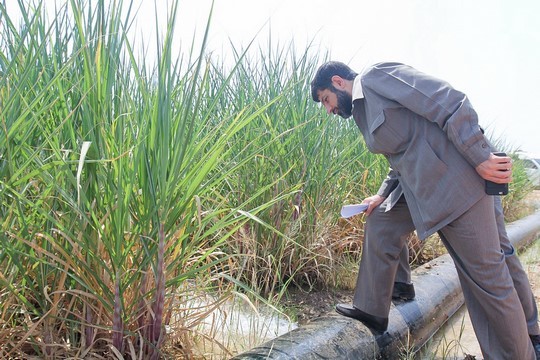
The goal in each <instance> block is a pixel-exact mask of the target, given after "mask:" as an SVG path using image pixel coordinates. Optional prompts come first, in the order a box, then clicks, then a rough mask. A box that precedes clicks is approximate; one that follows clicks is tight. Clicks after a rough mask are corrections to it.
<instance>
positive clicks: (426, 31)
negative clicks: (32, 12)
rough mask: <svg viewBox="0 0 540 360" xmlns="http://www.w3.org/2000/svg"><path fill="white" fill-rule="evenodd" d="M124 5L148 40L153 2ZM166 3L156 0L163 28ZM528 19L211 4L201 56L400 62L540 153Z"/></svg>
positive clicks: (304, 1) (314, 4) (534, 9)
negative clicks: (310, 49)
mask: <svg viewBox="0 0 540 360" xmlns="http://www.w3.org/2000/svg"><path fill="white" fill-rule="evenodd" d="M16 1H17V0H7V3H8V11H9V6H10V3H11V5H12V6H13V5H16ZM127 1H129V0H125V2H127ZM134 1H135V3H136V4H138V3H141V9H140V13H139V17H138V23H137V28H138V29H140V30H139V32H138V33H139V34H144V35H145V36H152V33H153V29H154V19H155V16H154V14H155V13H154V0H134ZM49 2H50V3H53V1H50V0H47V3H49ZM60 2H62V1H60ZM64 2H65V0H64ZM168 2H169V1H167V0H156V3H157V4H158V13H159V18H160V21H159V25H160V26H161V27H163V28H164V26H165V15H166V9H167V3H168ZM211 3H212V2H211V0H180V8H179V14H178V18H177V31H176V39H178V41H177V44H178V48H179V49H180V50H178V51H185V52H187V51H188V48H189V45H190V44H191V41H192V40H193V37H194V34H197V35H196V36H198V37H199V38H200V37H201V36H202V33H203V31H204V28H205V26H206V21H207V18H208V13H209V10H210V6H211ZM13 7H14V8H15V7H16V6H13ZM538 14H540V1H539V0H520V1H515V2H513V1H508V0H370V1H366V0H215V5H214V14H213V19H212V22H211V31H210V38H209V43H208V50H209V51H212V52H213V53H215V54H219V55H221V54H224V53H226V52H227V51H229V50H230V45H229V40H231V41H232V42H233V43H234V44H235V46H237V47H242V45H244V46H246V45H247V44H248V43H249V42H250V41H251V40H252V39H253V38H256V41H259V40H260V41H265V40H266V39H267V38H268V34H269V32H271V38H272V41H273V42H277V41H279V42H280V43H281V44H282V45H288V44H289V43H290V41H291V40H292V39H294V42H295V44H296V45H297V46H298V48H299V51H298V54H301V53H303V52H304V49H305V46H306V44H307V43H309V42H314V44H315V45H316V46H318V47H320V48H321V51H326V50H328V51H329V53H330V54H331V58H332V59H333V60H340V61H343V62H345V63H348V64H349V65H350V66H351V67H352V68H354V69H355V70H357V71H358V72H360V71H361V70H362V68H363V67H364V66H366V65H369V64H372V63H376V62H380V61H399V62H404V63H408V64H409V65H412V66H414V67H416V68H417V69H419V70H422V71H424V72H428V73H430V74H432V75H435V76H438V77H441V78H443V79H445V80H447V81H448V82H450V83H451V84H452V85H454V87H456V88H458V89H459V90H461V91H463V92H465V93H466V94H467V95H468V96H469V98H470V100H471V102H472V104H473V106H474V107H475V109H476V111H477V112H478V114H479V118H480V124H481V125H483V126H484V127H486V128H488V131H490V132H492V133H494V134H495V138H502V139H503V140H504V141H505V143H507V144H508V145H510V146H511V147H513V148H521V150H525V151H529V152H533V153H537V154H540V106H539V105H540V90H539V86H540V70H539V69H540V25H538V20H537V17H538ZM259 31H260V33H259V34H258V35H257V33H258V32H259ZM139 37H142V36H139ZM149 41H150V42H153V41H154V38H153V37H151V38H150V40H149ZM225 56H227V55H225Z"/></svg>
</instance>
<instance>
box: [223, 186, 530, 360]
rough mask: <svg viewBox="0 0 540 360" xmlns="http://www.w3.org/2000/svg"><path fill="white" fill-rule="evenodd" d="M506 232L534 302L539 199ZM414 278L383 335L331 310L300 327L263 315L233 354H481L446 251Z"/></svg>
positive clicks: (419, 356)
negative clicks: (257, 329) (253, 334)
mask: <svg viewBox="0 0 540 360" xmlns="http://www.w3.org/2000/svg"><path fill="white" fill-rule="evenodd" d="M538 195H539V192H538V191H535V197H534V198H535V199H539V196H538ZM508 233H509V236H510V239H511V241H512V242H513V243H514V245H515V246H516V248H517V249H521V250H519V251H518V254H519V255H520V259H521V261H522V264H523V266H524V268H525V270H526V271H527V273H528V274H529V279H530V282H531V285H532V287H533V290H534V294H535V298H536V299H537V302H538V299H540V265H539V264H538V260H537V259H538V258H539V256H540V241H537V240H538V238H539V236H540V203H538V202H536V212H535V213H534V214H532V215H530V216H528V217H526V218H524V219H521V220H518V221H516V222H514V223H511V224H508ZM413 282H414V283H415V287H416V290H417V291H416V292H417V297H416V299H415V300H414V301H411V302H406V303H400V304H397V305H395V306H393V307H392V309H391V312H390V317H389V318H390V324H389V329H388V331H387V332H386V333H384V334H382V335H375V334H373V333H372V332H371V331H370V330H369V329H368V328H367V327H365V326H364V325H363V324H362V323H361V322H359V321H356V320H351V319H347V318H345V317H342V316H339V315H336V314H329V315H328V316H326V317H323V318H321V319H317V320H315V321H313V322H312V323H310V324H307V325H303V326H301V327H296V325H295V324H291V323H288V322H286V320H285V319H278V318H276V317H275V316H270V317H268V316H266V320H262V321H263V323H264V326H263V327H264V329H265V331H263V335H264V336H263V338H262V339H259V340H260V342H259V343H262V345H258V346H256V347H254V348H252V349H250V350H247V351H244V352H243V353H241V354H239V355H237V356H235V357H234V358H233V359H234V360H240V359H242V360H246V359H375V358H386V359H416V360H424V359H426V360H427V359H437V360H438V359H454V360H462V359H477V360H480V359H482V355H481V353H480V349H479V346H478V343H477V342H476V337H475V335H474V332H473V330H472V326H471V324H470V321H469V317H468V314H467V310H466V308H465V307H464V306H463V295H462V293H461V290H460V287H459V281H458V279H457V274H456V272H455V268H454V265H453V263H452V261H451V259H450V257H449V255H443V256H441V257H439V258H437V259H434V260H432V261H431V262H430V263H428V264H426V265H424V266H422V267H420V268H417V269H415V271H414V272H413ZM262 313H264V312H262ZM242 316H244V315H242ZM260 318H261V315H260V314H259V319H260ZM263 318H264V315H263ZM250 319H251V320H249V321H250V322H253V318H250ZM268 320H270V321H268ZM258 321H261V320H258ZM257 326H262V325H260V324H258V325H257ZM250 327H253V323H252V324H251V325H250ZM237 328H243V326H240V327H237ZM238 335H239V336H236V337H234V341H236V342H237V343H239V344H240V342H241V339H242V338H243V336H240V334H238ZM272 336H274V338H271V339H269V340H267V338H268V337H272ZM244 337H245V336H244ZM251 340H253V339H251Z"/></svg>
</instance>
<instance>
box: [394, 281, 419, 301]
mask: <svg viewBox="0 0 540 360" xmlns="http://www.w3.org/2000/svg"><path fill="white" fill-rule="evenodd" d="M415 295H416V294H415V293H414V285H413V284H407V283H404V282H395V283H394V289H393V290H392V299H399V300H405V301H410V300H413V299H414V296H415Z"/></svg>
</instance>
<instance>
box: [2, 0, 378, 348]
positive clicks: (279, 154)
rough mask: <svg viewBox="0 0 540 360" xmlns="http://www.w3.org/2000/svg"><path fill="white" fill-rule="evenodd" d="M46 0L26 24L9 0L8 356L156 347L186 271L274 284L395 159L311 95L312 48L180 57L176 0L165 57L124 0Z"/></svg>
mask: <svg viewBox="0 0 540 360" xmlns="http://www.w3.org/2000/svg"><path fill="white" fill-rule="evenodd" d="M41 4H42V3H39V6H37V7H35V8H34V7H32V6H30V5H28V4H27V3H25V2H23V1H20V2H19V3H18V5H19V8H20V10H21V12H22V15H23V21H22V24H21V25H20V27H16V25H15V24H14V22H12V19H10V17H9V14H8V10H7V7H6V4H5V2H4V3H2V4H0V17H1V18H2V21H3V27H2V29H1V31H2V34H1V38H2V41H1V43H0V48H1V51H0V119H1V121H2V131H1V132H0V153H1V158H0V161H1V163H0V212H1V219H2V230H3V231H2V235H1V236H2V239H1V244H2V245H1V248H0V264H1V267H0V268H1V270H0V282H1V284H2V287H3V288H4V289H6V290H5V291H4V292H2V293H1V294H0V301H1V302H2V304H3V306H2V311H1V312H0V320H1V322H0V326H1V327H0V336H2V338H3V339H5V341H3V344H2V347H1V349H0V354H2V356H12V357H27V356H34V355H37V356H41V357H45V358H66V357H70V356H81V355H82V356H84V354H88V353H96V354H97V353H102V354H109V355H110V356H114V357H118V358H121V357H124V356H128V357H132V358H136V357H139V356H142V357H144V358H157V357H158V356H159V354H160V351H161V348H162V346H163V344H164V340H165V338H166V334H165V331H164V329H165V325H167V324H170V320H171V318H172V317H173V316H174V314H173V310H174V308H175V307H173V306H172V304H173V303H176V304H177V303H185V302H187V301H189V298H187V297H186V295H185V293H192V292H193V291H192V290H193V289H190V285H189V284H190V281H191V280H192V279H193V280H195V279H196V281H197V282H196V283H197V284H203V286H204V288H200V289H198V291H200V292H217V293H218V294H222V295H223V296H225V295H226V293H227V291H229V290H231V289H232V288H233V286H235V285H240V288H241V289H243V291H250V292H253V293H254V294H257V293H261V294H265V295H266V296H268V297H272V296H275V295H276V294H278V293H279V291H281V289H283V286H284V285H286V284H287V282H288V281H290V280H291V279H294V278H309V277H310V276H311V275H310V274H312V273H313V272H314V271H316V272H320V270H316V265H317V263H318V262H319V264H324V260H323V261H322V262H321V260H320V258H328V254H327V252H326V250H325V249H322V248H321V246H320V243H318V241H319V240H320V238H319V235H318V234H319V231H320V229H321V228H324V227H327V226H329V225H331V224H333V223H334V224H335V222H336V219H337V211H338V209H339V207H340V206H341V203H342V202H343V201H347V199H350V198H352V196H355V197H361V196H362V195H361V194H362V192H363V191H366V190H367V189H369V190H372V189H373V185H367V183H366V180H370V179H375V180H376V181H378V180H380V176H382V174H384V170H382V169H384V167H385V165H384V163H383V162H377V161H376V160H375V159H374V158H373V156H371V155H367V153H366V150H365V148H364V146H363V144H362V142H361V140H360V137H359V136H358V133H357V130H356V129H355V128H354V126H353V125H351V124H350V123H345V122H344V123H340V124H339V125H338V126H336V124H331V123H328V121H327V120H326V118H325V117H322V116H321V115H322V113H321V111H320V109H319V108H318V107H317V106H316V105H315V104H314V103H313V102H311V101H310V99H309V91H308V81H309V79H310V77H311V74H312V72H313V71H314V67H315V66H316V64H317V63H318V61H319V59H318V58H317V57H312V56H311V57H310V56H309V55H308V54H309V51H306V53H305V54H302V56H300V57H297V56H296V54H295V53H294V51H293V47H292V46H291V48H289V49H283V50H277V51H275V52H274V49H270V50H269V52H268V53H265V51H264V50H262V49H260V50H259V51H260V54H259V57H258V58H255V59H252V58H249V57H248V54H249V53H248V51H247V50H245V51H242V52H238V53H237V54H238V57H237V58H236V59H235V60H236V61H235V65H234V66H233V67H232V69H231V70H228V69H227V67H226V66H225V65H224V63H220V60H215V59H211V58H209V57H207V56H206V54H205V50H204V46H205V40H203V43H202V44H201V48H200V50H199V51H198V52H197V51H195V50H194V49H193V48H192V49H190V52H189V56H188V57H187V59H185V58H183V57H179V58H175V57H174V56H173V54H172V44H173V36H172V34H173V32H174V25H175V21H176V12H177V7H178V2H177V1H174V2H173V4H172V5H171V8H170V11H169V14H170V18H169V19H168V23H167V24H168V26H167V31H166V33H165V35H164V36H163V38H158V39H157V42H158V49H159V50H158V54H157V66H156V67H155V68H154V67H152V66H151V64H148V63H146V61H145V59H144V58H142V59H141V58H140V57H137V56H136V55H135V53H134V50H133V47H132V45H131V43H130V41H129V40H128V36H127V35H126V34H127V31H128V30H129V25H130V24H131V16H132V14H131V12H132V9H131V5H129V6H124V4H123V2H122V1H116V2H114V3H111V4H109V5H107V4H106V2H103V1H90V2H83V1H80V0H71V1H69V2H67V3H66V4H65V5H64V6H63V7H61V8H59V9H57V13H56V16H55V17H54V19H52V20H51V21H50V22H48V21H47V18H46V16H45V11H44V9H42V8H41ZM210 19H211V16H209V23H210ZM350 179H353V181H351V180H350ZM351 194H352V195H351ZM321 250H323V251H322V252H321ZM314 269H315V270H314ZM231 280H232V281H231ZM310 281H312V280H310ZM182 289H188V290H186V291H185V293H184V292H183V290H182ZM189 316H191V318H190V317H189ZM198 316H200V314H191V315H189V314H188V316H187V317H186V318H185V319H184V322H185V323H184V324H185V325H184V326H183V328H184V329H188V330H187V331H190V330H189V329H190V328H192V327H193V324H194V323H196V321H197V319H198ZM198 321H200V319H199V320H198ZM185 331H186V330H185ZM175 336H176V338H177V339H178V338H183V339H185V336H183V335H178V334H177V335H175Z"/></svg>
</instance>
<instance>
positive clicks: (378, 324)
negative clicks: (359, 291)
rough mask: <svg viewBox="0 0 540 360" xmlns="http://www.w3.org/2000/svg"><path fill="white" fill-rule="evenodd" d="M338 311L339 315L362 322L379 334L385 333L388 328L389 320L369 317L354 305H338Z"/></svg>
mask: <svg viewBox="0 0 540 360" xmlns="http://www.w3.org/2000/svg"><path fill="white" fill-rule="evenodd" d="M336 311H337V312H338V314H341V315H343V316H347V317H350V318H353V319H356V320H360V321H361V322H363V323H364V324H365V325H366V326H368V327H370V328H372V329H373V330H376V331H378V332H384V331H385V330H386V329H387V328H388V318H383V317H379V316H373V315H369V314H368V313H365V312H363V311H362V310H358V309H357V308H355V307H354V306H353V305H349V304H337V305H336Z"/></svg>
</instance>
